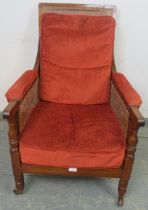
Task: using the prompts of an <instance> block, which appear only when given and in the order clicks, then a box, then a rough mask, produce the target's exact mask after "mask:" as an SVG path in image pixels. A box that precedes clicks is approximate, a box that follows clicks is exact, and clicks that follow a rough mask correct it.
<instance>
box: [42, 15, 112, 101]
mask: <svg viewBox="0 0 148 210" xmlns="http://www.w3.org/2000/svg"><path fill="white" fill-rule="evenodd" d="M114 28H115V21H114V19H113V18H112V17H109V16H86V15H63V14H45V15H43V19H42V31H41V52H40V55H41V56H40V59H41V71H40V72H41V73H40V76H41V79H40V97H41V99H43V100H46V101H52V102H57V103H66V104H97V103H104V102H107V101H108V98H109V90H110V74H111V63H112V52H113V45H114Z"/></svg>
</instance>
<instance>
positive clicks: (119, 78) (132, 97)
mask: <svg viewBox="0 0 148 210" xmlns="http://www.w3.org/2000/svg"><path fill="white" fill-rule="evenodd" d="M112 80H113V82H114V84H115V85H116V87H117V88H118V90H119V91H120V93H121V94H122V96H123V97H124V99H125V101H126V102H127V104H129V105H131V106H138V107H140V105H141V104H142V100H141V97H140V96H139V94H138V93H137V92H136V90H135V89H134V88H133V87H132V85H131V84H130V83H129V81H128V80H127V78H126V77H125V76H124V75H123V74H121V73H112Z"/></svg>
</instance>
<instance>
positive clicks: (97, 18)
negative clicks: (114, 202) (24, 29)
mask: <svg viewBox="0 0 148 210" xmlns="http://www.w3.org/2000/svg"><path fill="white" fill-rule="evenodd" d="M114 32H115V7H113V6H111V7H110V6H97V5H79V4H49V3H41V4H39V49H38V54H37V59H36V62H35V66H34V68H33V69H32V70H27V71H26V72H25V73H24V74H23V75H22V76H21V77H20V78H19V79H18V80H17V81H16V82H15V83H14V85H13V86H12V87H11V88H10V89H9V90H8V92H7V93H6V97H7V100H8V102H9V104H8V106H7V107H6V108H5V110H4V112H3V116H4V118H6V119H8V123H9V142H10V154H11V162H12V169H13V174H14V179H15V190H14V192H15V193H16V194H21V193H22V192H23V189H24V179H23V174H25V173H33V174H49V175H67V176H91V177H112V178H119V186H118V205H119V206H122V205H123V197H124V194H125V192H126V190H127V185H128V181H129V179H130V176H131V172H132V166H133V162H134V156H135V151H136V145H137V132H138V128H139V127H140V126H143V125H144V119H143V117H142V115H141V113H140V112H139V107H140V105H141V103H142V102H141V98H140V96H139V95H138V93H137V92H136V91H135V89H134V88H133V87H132V86H131V85H130V83H129V82H128V80H127V79H126V77H125V76H124V75H123V74H121V73H118V72H116V70H115V65H114V59H113V57H114V56H113V50H114ZM98 187H99V186H98Z"/></svg>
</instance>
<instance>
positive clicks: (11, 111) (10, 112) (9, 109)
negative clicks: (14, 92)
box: [3, 101, 19, 119]
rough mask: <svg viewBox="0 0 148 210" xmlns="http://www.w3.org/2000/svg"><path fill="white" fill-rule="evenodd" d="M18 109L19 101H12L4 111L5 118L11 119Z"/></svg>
mask: <svg viewBox="0 0 148 210" xmlns="http://www.w3.org/2000/svg"><path fill="white" fill-rule="evenodd" d="M18 107H19V102H18V101H10V102H9V104H8V105H7V106H6V108H5V109H4V111H3V118H4V119H9V118H10V117H11V116H12V115H13V114H15V113H16V111H17V110H18Z"/></svg>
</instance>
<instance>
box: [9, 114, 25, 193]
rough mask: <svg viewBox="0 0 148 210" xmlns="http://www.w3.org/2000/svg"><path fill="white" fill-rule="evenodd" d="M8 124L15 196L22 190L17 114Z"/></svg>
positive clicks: (13, 115) (12, 116) (22, 179)
mask: <svg viewBox="0 0 148 210" xmlns="http://www.w3.org/2000/svg"><path fill="white" fill-rule="evenodd" d="M8 123H9V133H8V135H9V144H10V156H11V163H12V170H13V174H14V179H15V189H14V192H15V193H16V194H21V193H22V192H23V189H24V178H23V173H22V171H21V163H20V155H19V141H18V140H19V139H18V134H19V133H18V116H17V112H14V113H13V114H12V115H11V116H10V117H9V119H8Z"/></svg>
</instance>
